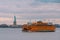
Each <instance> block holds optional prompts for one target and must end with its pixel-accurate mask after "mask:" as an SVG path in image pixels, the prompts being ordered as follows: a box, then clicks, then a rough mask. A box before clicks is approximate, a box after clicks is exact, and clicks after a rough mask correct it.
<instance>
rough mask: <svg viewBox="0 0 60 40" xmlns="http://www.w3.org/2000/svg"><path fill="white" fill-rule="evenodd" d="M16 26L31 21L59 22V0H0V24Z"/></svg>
mask: <svg viewBox="0 0 60 40" xmlns="http://www.w3.org/2000/svg"><path fill="white" fill-rule="evenodd" d="M14 15H15V16H16V17H17V24H23V23H26V22H27V21H29V20H30V19H31V20H35V19H36V20H37V19H39V20H42V19H56V20H60V0H0V24H12V23H13V17H14Z"/></svg>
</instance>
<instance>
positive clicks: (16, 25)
mask: <svg viewBox="0 0 60 40" xmlns="http://www.w3.org/2000/svg"><path fill="white" fill-rule="evenodd" d="M54 25H55V26H56V27H57V28H60V24H54ZM22 26H23V25H18V24H17V22H16V16H14V21H13V24H12V25H7V24H0V28H22Z"/></svg>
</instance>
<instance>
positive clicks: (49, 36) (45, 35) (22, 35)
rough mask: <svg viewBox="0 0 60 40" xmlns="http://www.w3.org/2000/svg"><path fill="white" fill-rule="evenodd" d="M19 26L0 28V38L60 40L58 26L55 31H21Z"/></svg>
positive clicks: (2, 39)
mask: <svg viewBox="0 0 60 40" xmlns="http://www.w3.org/2000/svg"><path fill="white" fill-rule="evenodd" d="M21 30H22V29H21V28H0V40H60V28H57V29H56V31H55V32H22V31H21Z"/></svg>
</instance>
